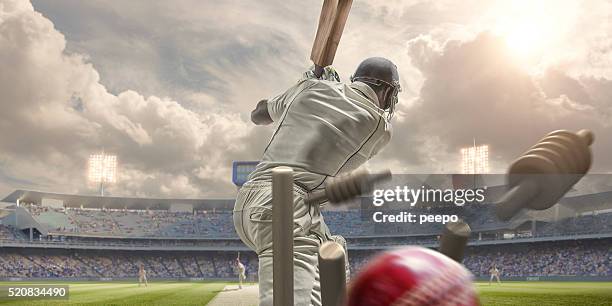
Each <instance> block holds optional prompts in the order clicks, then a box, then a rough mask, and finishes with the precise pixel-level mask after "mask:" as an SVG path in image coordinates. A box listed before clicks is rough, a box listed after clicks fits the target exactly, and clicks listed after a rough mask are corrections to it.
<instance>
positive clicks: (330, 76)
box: [234, 57, 400, 305]
mask: <svg viewBox="0 0 612 306" xmlns="http://www.w3.org/2000/svg"><path fill="white" fill-rule="evenodd" d="M351 81H352V82H351V83H347V84H345V83H342V82H340V80H339V78H338V74H337V73H336V72H335V70H333V68H332V67H330V66H328V67H326V68H325V69H324V73H323V76H322V77H321V78H320V79H318V78H316V77H315V76H314V73H313V71H308V72H306V73H305V74H304V78H302V79H301V80H300V81H299V82H298V83H297V84H296V85H295V86H293V87H291V88H289V89H288V90H287V91H285V92H284V93H283V94H281V95H279V96H277V97H275V98H272V99H269V100H262V101H260V102H259V103H258V104H257V107H256V109H255V110H254V111H253V112H252V114H251V119H252V121H253V122H254V123H255V124H258V125H261V124H270V123H272V122H275V123H276V128H275V130H274V132H273V134H272V137H271V139H270V141H269V143H268V145H267V146H266V148H265V151H264V153H263V157H262V161H261V163H259V165H258V166H257V168H256V169H255V171H253V172H252V173H251V175H250V176H249V179H248V181H247V183H246V184H244V186H242V188H241V189H240V191H239V192H238V195H237V198H236V205H235V208H234V225H235V227H236V232H237V233H238V235H239V236H240V238H241V240H242V241H243V242H244V243H245V244H246V245H247V246H249V247H250V248H251V249H253V250H254V251H255V252H256V253H257V254H258V256H259V296H260V305H272V169H274V168H275V167H277V166H288V167H291V168H292V169H293V171H294V186H293V191H294V227H295V228H294V278H295V281H294V292H295V293H294V301H295V305H320V304H321V296H320V295H321V292H320V284H319V271H318V263H317V252H318V249H319V247H320V245H321V244H322V243H323V242H325V241H327V240H335V241H337V242H339V243H341V244H343V245H346V243H345V242H344V239H343V238H342V237H339V236H332V235H331V234H330V232H329V229H328V228H327V225H326V224H325V222H324V221H323V217H322V216H321V212H320V207H319V205H311V206H309V205H306V204H305V203H304V200H303V198H304V196H305V194H306V193H307V192H310V191H312V190H314V189H317V188H321V187H322V186H323V185H324V182H325V180H326V179H327V178H328V177H333V176H336V175H338V174H339V173H343V172H348V171H351V170H355V169H356V168H358V167H359V166H361V165H362V164H363V163H365V162H366V161H367V160H369V159H370V158H372V157H373V156H374V155H375V154H376V153H377V152H379V151H380V149H381V148H382V147H383V146H385V145H386V144H387V142H388V141H389V139H390V137H391V126H390V123H389V119H390V118H391V116H392V114H393V110H394V107H395V105H396V103H397V95H398V92H399V91H400V86H399V75H398V72H397V67H396V66H395V65H394V64H393V63H392V62H391V61H389V60H387V59H384V58H380V57H376V58H369V59H366V60H364V61H363V62H362V63H361V64H360V65H359V67H358V68H357V70H356V72H355V74H354V76H353V77H352V78H351ZM347 275H348V273H347Z"/></svg>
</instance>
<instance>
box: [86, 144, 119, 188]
mask: <svg viewBox="0 0 612 306" xmlns="http://www.w3.org/2000/svg"><path fill="white" fill-rule="evenodd" d="M88 178H89V182H90V183H94V184H100V195H102V196H104V184H107V183H111V184H112V183H115V182H116V181H117V156H116V155H109V154H105V153H100V154H92V155H90V156H89V175H88Z"/></svg>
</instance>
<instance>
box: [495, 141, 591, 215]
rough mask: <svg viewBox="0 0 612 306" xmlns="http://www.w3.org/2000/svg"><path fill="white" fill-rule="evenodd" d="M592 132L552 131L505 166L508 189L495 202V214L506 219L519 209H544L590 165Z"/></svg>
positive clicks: (576, 180) (581, 175) (561, 194)
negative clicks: (506, 168)
mask: <svg viewBox="0 0 612 306" xmlns="http://www.w3.org/2000/svg"><path fill="white" fill-rule="evenodd" d="M593 139H594V136H593V133H592V132H591V131H589V130H580V131H579V132H577V133H572V132H569V131H566V130H558V131H554V132H552V133H550V134H548V135H546V137H544V138H543V139H542V140H540V141H539V142H538V143H537V144H536V145H535V146H533V147H531V148H530V149H529V150H528V151H527V152H525V153H524V154H523V155H522V156H521V157H520V158H518V159H517V160H515V161H514V162H513V163H512V164H511V165H510V169H509V170H508V178H507V180H508V186H509V190H508V192H506V194H505V195H504V196H503V197H502V198H501V199H500V200H499V202H498V203H497V204H496V214H497V217H498V218H499V219H501V220H509V219H511V218H512V217H513V216H514V215H516V214H517V213H518V212H519V211H520V210H521V209H523V208H529V209H535V210H543V209H547V208H549V207H551V206H553V205H555V204H556V203H557V202H558V201H559V199H560V198H561V197H563V195H565V193H567V192H568V191H569V190H570V189H571V188H572V186H574V184H576V183H577V182H578V181H579V180H580V178H582V177H583V176H584V175H585V174H586V173H587V172H588V170H589V168H590V167H591V161H592V157H591V149H590V145H591V144H592V143H593Z"/></svg>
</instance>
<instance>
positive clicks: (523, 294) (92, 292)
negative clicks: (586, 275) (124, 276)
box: [0, 282, 612, 306]
mask: <svg viewBox="0 0 612 306" xmlns="http://www.w3.org/2000/svg"><path fill="white" fill-rule="evenodd" d="M9 284H10V285H15V284H29V283H9V282H0V286H6V285H9ZM44 284H51V283H44ZM56 284H63V285H65V284H68V285H69V286H70V300H68V301H66V300H54V301H52V300H37V301H33V300H28V301H23V300H22V301H15V300H2V299H0V305H205V304H206V303H208V302H209V301H210V300H211V299H212V298H213V297H214V296H215V295H216V294H217V293H219V292H221V291H222V290H223V288H224V287H225V286H226V285H228V284H229V283H222V282H192V283H187V282H152V283H149V287H147V288H144V287H140V288H139V287H138V285H137V284H135V283H122V282H107V283H102V282H81V283H76V282H70V283H62V282H58V283H56ZM232 285H235V284H232ZM476 287H477V289H478V291H479V292H480V299H481V302H482V304H483V305H537V306H545V305H572V306H582V305H589V306H590V305H612V283H610V282H607V283H604V282H583V283H568V282H507V283H503V284H501V285H497V284H493V285H491V286H489V285H488V283H477V284H476ZM254 299H255V301H256V297H254Z"/></svg>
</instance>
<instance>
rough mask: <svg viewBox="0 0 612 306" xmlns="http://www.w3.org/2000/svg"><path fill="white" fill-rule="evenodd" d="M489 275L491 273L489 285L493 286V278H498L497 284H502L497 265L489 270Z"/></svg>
mask: <svg viewBox="0 0 612 306" xmlns="http://www.w3.org/2000/svg"><path fill="white" fill-rule="evenodd" d="M489 273H491V278H489V285H491V282H492V281H493V278H497V283H498V284H501V281H500V280H499V274H500V273H499V270H498V269H497V265H493V267H491V270H489Z"/></svg>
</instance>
